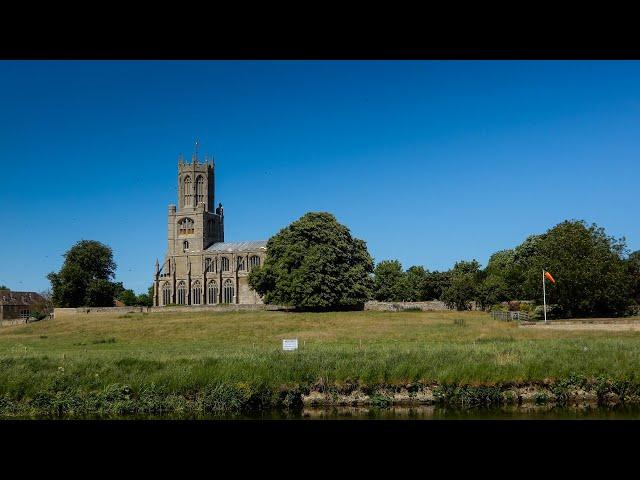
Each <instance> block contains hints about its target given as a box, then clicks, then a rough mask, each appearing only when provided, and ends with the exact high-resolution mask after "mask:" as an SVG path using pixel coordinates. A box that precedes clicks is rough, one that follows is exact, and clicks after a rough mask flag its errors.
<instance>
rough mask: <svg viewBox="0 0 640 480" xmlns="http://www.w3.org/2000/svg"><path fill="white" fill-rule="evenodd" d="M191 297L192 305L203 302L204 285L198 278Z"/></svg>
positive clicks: (194, 283)
mask: <svg viewBox="0 0 640 480" xmlns="http://www.w3.org/2000/svg"><path fill="white" fill-rule="evenodd" d="M191 299H192V301H191V304H192V305H200V304H201V303H202V286H201V285H200V282H199V281H198V280H196V281H195V282H193V289H192V295H191Z"/></svg>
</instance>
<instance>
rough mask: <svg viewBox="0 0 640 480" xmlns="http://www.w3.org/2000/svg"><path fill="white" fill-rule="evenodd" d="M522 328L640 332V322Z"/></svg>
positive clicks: (574, 323)
mask: <svg viewBox="0 0 640 480" xmlns="http://www.w3.org/2000/svg"><path fill="white" fill-rule="evenodd" d="M521 327H522V328H534V329H536V330H604V331H614V332H640V321H624V320H622V321H617V322H613V321H612V322H605V321H602V322H598V321H593V322H583V321H573V322H561V323H560V322H552V323H548V324H546V325H545V324H544V323H543V322H541V323H536V324H522V325H521Z"/></svg>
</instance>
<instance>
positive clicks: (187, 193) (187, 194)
mask: <svg viewBox="0 0 640 480" xmlns="http://www.w3.org/2000/svg"><path fill="white" fill-rule="evenodd" d="M182 193H183V195H184V201H183V202H182V203H183V205H184V206H185V207H189V206H191V196H192V195H193V193H192V192H191V177H190V176H189V175H187V176H186V177H185V179H184V187H183V191H182Z"/></svg>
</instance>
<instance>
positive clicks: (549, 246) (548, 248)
mask: <svg viewBox="0 0 640 480" xmlns="http://www.w3.org/2000/svg"><path fill="white" fill-rule="evenodd" d="M519 248H520V247H519ZM625 251H626V243H625V240H624V238H621V239H616V238H613V237H610V236H608V235H607V234H606V233H605V230H604V228H602V227H598V226H597V225H596V224H592V225H590V226H587V224H586V223H585V222H584V221H575V220H573V221H568V220H567V221H564V222H562V223H559V224H558V225H556V226H555V227H553V228H551V229H550V230H548V231H547V232H546V233H545V234H544V235H540V236H538V237H537V238H536V242H535V246H534V248H533V253H532V254H531V255H529V257H528V260H527V265H526V267H524V268H525V269H524V281H523V291H524V294H525V295H526V296H527V297H528V298H530V299H535V300H536V301H538V302H539V303H542V287H541V283H542V269H545V270H548V271H549V272H550V273H551V274H552V275H553V276H554V278H555V279H556V282H557V284H556V285H553V284H548V288H547V303H550V304H556V305H557V306H558V313H559V314H560V315H562V316H565V317H572V316H594V315H596V316H609V315H613V316H616V315H622V314H624V313H625V312H626V311H627V309H628V308H629V306H630V303H631V295H632V286H631V278H630V275H629V269H628V266H627V264H625V261H624V260H623V257H624V254H625Z"/></svg>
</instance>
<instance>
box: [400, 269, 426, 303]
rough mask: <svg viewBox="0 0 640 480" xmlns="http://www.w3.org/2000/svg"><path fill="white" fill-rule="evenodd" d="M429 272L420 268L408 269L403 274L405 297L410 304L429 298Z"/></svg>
mask: <svg viewBox="0 0 640 480" xmlns="http://www.w3.org/2000/svg"><path fill="white" fill-rule="evenodd" d="M428 282H429V272H427V270H425V268H424V267H422V266H416V265H414V266H412V267H409V268H408V269H407V271H406V273H405V283H406V290H407V295H406V298H407V300H408V301H410V302H422V301H424V300H430V298H429V292H428V288H429V283H428Z"/></svg>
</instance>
